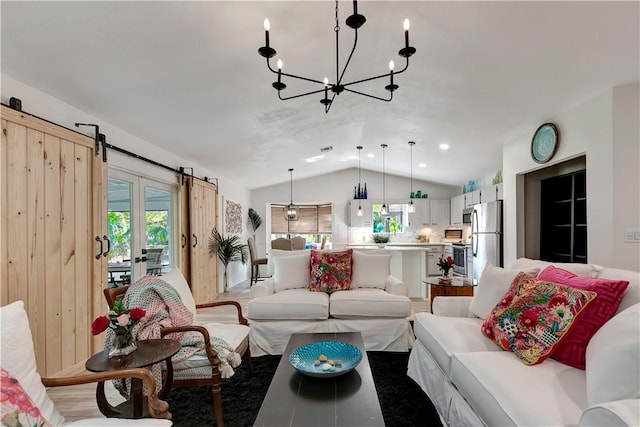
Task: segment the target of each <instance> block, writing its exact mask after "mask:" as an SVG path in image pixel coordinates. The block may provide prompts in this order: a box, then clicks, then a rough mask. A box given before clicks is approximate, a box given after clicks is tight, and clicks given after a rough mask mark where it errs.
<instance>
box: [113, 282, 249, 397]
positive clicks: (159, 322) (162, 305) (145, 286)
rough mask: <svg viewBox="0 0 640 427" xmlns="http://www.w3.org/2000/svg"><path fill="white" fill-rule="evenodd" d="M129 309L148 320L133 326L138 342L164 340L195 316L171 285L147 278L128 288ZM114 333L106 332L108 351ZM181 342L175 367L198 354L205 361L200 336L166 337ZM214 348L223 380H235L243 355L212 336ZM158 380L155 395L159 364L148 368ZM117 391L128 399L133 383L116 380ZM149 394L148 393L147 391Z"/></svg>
mask: <svg viewBox="0 0 640 427" xmlns="http://www.w3.org/2000/svg"><path fill="white" fill-rule="evenodd" d="M122 302H123V304H124V306H125V307H127V308H136V307H138V308H142V309H143V310H145V311H146V313H147V314H146V316H145V317H144V318H143V319H142V320H141V321H139V322H138V323H137V324H135V325H134V327H133V330H132V334H133V336H134V338H135V339H136V340H147V339H159V338H162V337H161V335H160V330H161V329H162V328H163V327H169V326H188V325H193V314H192V313H191V312H190V311H189V310H188V309H187V307H186V306H185V305H184V304H183V303H182V300H181V299H180V295H179V294H178V292H177V291H176V290H175V289H174V287H173V286H171V285H170V284H169V283H167V282H165V281H164V280H162V279H161V278H159V277H157V276H145V277H143V278H141V279H140V280H138V281H137V282H136V283H134V284H133V285H131V286H129V289H127V292H126V293H125V295H124V298H123V300H122ZM114 335H115V332H113V330H112V329H111V328H108V329H107V334H106V337H105V347H106V348H109V349H110V348H112V343H113V336H114ZM165 338H171V339H174V340H177V341H180V344H181V348H180V350H179V351H178V352H177V353H176V354H175V355H174V356H173V357H172V358H171V360H172V363H173V364H174V365H175V364H176V363H179V362H182V361H184V360H186V359H188V358H190V357H191V356H193V355H194V354H196V353H201V354H202V355H204V356H205V357H206V352H205V350H204V338H203V337H202V334H200V333H198V332H191V331H189V332H176V333H172V334H169V335H166V336H165ZM210 339H211V347H212V348H213V349H214V350H215V351H216V352H217V353H218V358H219V359H220V375H221V377H222V378H229V377H231V376H233V374H234V371H233V368H235V367H236V366H238V365H239V364H240V362H241V358H240V355H239V354H238V353H236V352H235V351H234V348H233V347H231V346H230V345H229V343H227V342H226V341H225V340H223V339H222V338H218V337H214V336H211V337H210ZM148 369H149V370H150V371H151V373H152V374H153V376H154V378H155V380H156V392H159V391H160V389H161V387H162V371H161V367H160V364H155V365H153V366H151V367H149V368H148ZM114 386H115V387H116V389H117V390H118V391H119V392H120V393H121V394H122V395H123V396H124V397H126V398H128V397H129V390H130V379H127V380H114ZM144 393H145V394H146V390H145V391H144Z"/></svg>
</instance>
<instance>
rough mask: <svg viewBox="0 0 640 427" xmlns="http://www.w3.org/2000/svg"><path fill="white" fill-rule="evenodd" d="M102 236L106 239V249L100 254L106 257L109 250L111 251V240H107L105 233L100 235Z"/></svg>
mask: <svg viewBox="0 0 640 427" xmlns="http://www.w3.org/2000/svg"><path fill="white" fill-rule="evenodd" d="M102 238H103V239H104V240H106V241H107V251H106V252H104V253H103V254H102V256H104V257H106V256H107V255H109V252H111V240H109V238H108V237H107V235H106V234H105V235H104V236H102Z"/></svg>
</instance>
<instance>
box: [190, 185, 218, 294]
mask: <svg viewBox="0 0 640 427" xmlns="http://www.w3.org/2000/svg"><path fill="white" fill-rule="evenodd" d="M185 185H188V189H189V190H188V191H189V239H188V240H189V260H190V276H191V277H190V279H191V281H190V284H191V292H192V293H193V297H194V299H195V300H196V303H197V304H202V303H207V302H213V301H214V300H215V299H216V297H217V296H218V258H217V257H216V256H212V255H210V254H209V236H210V235H211V230H213V229H214V228H215V227H216V224H217V212H218V188H217V187H216V186H215V185H213V184H210V183H208V182H205V181H201V180H198V179H193V178H192V177H190V178H189V182H188V184H185Z"/></svg>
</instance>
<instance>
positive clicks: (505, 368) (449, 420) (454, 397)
mask: <svg viewBox="0 0 640 427" xmlns="http://www.w3.org/2000/svg"><path fill="white" fill-rule="evenodd" d="M548 265H549V263H545V262H542V261H537V260H529V259H526V258H521V259H519V260H517V261H516V262H515V263H514V265H512V266H511V267H510V269H509V270H505V269H498V268H497V267H491V266H488V267H487V269H485V272H483V275H482V277H481V279H480V281H479V285H478V288H477V289H476V292H475V295H474V297H437V298H436V299H435V301H434V308H433V311H434V314H430V313H418V314H416V315H415V322H414V330H415V334H416V342H415V344H414V347H413V349H412V350H411V355H410V359H409V366H408V375H409V376H410V377H411V378H413V379H414V380H415V381H416V382H417V383H418V384H419V385H420V386H421V387H422V389H423V390H424V391H425V392H426V393H427V394H428V395H429V397H430V398H431V400H432V401H433V403H434V405H435V406H436V408H437V410H438V413H439V414H440V417H441V419H442V421H443V424H445V425H449V426H479V425H489V426H493V425H496V426H498V425H499V426H508V425H518V426H577V425H582V426H638V425H640V273H638V272H632V271H626V270H619V269H612V268H602V267H599V266H595V265H585V264H555V265H554V266H556V267H559V268H562V269H564V270H568V271H570V272H572V273H574V274H575V275H577V276H582V277H593V278H607V279H613V280H626V281H628V282H629V285H628V287H627V288H626V291H625V293H624V294H623V296H622V299H621V301H620V303H619V306H618V308H617V310H616V311H615V315H614V316H613V317H612V318H610V320H608V321H607V322H606V323H605V324H604V325H603V326H601V327H600V328H599V329H597V328H596V329H597V332H595V335H593V336H592V337H591V339H590V340H588V341H587V342H588V344H586V367H585V369H584V370H583V369H578V368H576V367H572V366H569V365H567V364H564V363H561V362H559V361H557V360H555V359H553V357H554V355H553V354H552V355H551V357H550V358H547V359H545V360H544V361H543V362H542V363H539V364H535V365H526V364H524V363H522V362H521V360H520V359H519V358H518V357H517V356H516V355H515V354H514V353H513V352H511V351H504V350H502V349H501V348H500V347H498V345H496V344H495V343H494V342H493V341H492V340H491V339H489V338H488V337H487V336H485V335H484V334H483V333H482V331H481V326H482V324H483V320H484V317H485V314H487V313H488V312H489V311H491V310H492V307H491V306H495V305H496V304H497V303H498V302H499V301H500V300H501V299H502V298H503V296H504V294H505V292H506V291H507V289H508V287H509V282H508V281H509V280H513V277H515V276H516V274H517V273H518V272H519V271H525V270H528V274H534V275H538V277H540V275H541V274H542V273H541V272H542V271H544V269H545V268H547V267H548ZM532 269H533V270H532ZM538 271H540V273H538ZM547 271H550V270H547ZM509 278H511V279H509ZM605 283H608V282H605ZM601 294H603V293H602V292H601ZM620 294H621V295H622V292H621V293H620ZM595 298H596V299H597V298H598V297H597V296H596V297H595ZM611 312H613V309H612V310H611ZM478 314H480V315H481V316H480V317H479V316H478ZM575 319H577V320H582V319H579V318H578V317H577V316H576V318H575ZM577 320H576V321H577ZM572 327H575V323H574V326H572ZM569 331H570V329H569ZM583 355H584V353H583Z"/></svg>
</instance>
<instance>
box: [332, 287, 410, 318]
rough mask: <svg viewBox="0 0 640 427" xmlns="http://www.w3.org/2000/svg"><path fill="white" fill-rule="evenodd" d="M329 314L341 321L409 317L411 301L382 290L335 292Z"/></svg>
mask: <svg viewBox="0 0 640 427" xmlns="http://www.w3.org/2000/svg"><path fill="white" fill-rule="evenodd" d="M329 314H330V315H331V316H332V317H337V318H339V319H352V318H359V317H407V316H409V315H411V300H410V299H409V298H408V297H406V296H404V295H393V294H390V293H389V292H386V291H383V290H382V289H352V290H350V291H348V292H334V293H332V294H331V298H329Z"/></svg>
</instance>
